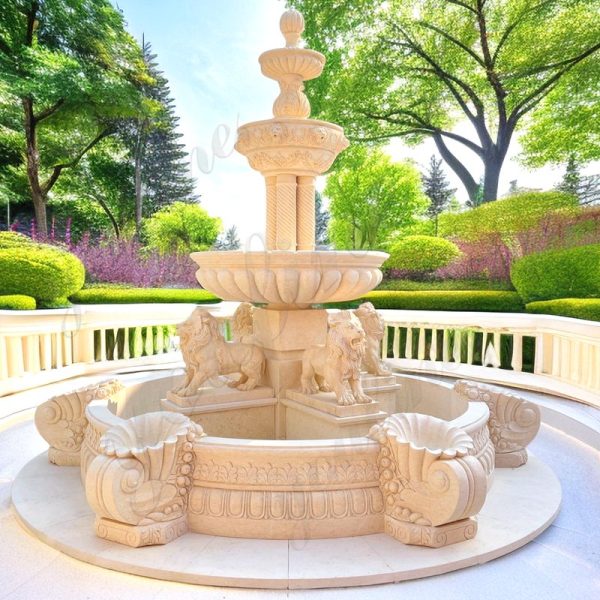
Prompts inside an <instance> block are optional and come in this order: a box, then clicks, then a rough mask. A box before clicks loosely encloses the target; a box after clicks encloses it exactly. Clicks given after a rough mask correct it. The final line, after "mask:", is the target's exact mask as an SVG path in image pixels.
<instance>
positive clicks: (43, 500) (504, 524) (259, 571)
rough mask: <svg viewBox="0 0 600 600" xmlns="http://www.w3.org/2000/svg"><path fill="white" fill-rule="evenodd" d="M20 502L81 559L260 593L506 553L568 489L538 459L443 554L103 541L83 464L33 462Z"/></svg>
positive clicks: (21, 514) (215, 540)
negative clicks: (474, 528) (473, 533)
mask: <svg viewBox="0 0 600 600" xmlns="http://www.w3.org/2000/svg"><path fill="white" fill-rule="evenodd" d="M12 499H13V505H14V508H15V512H16V514H17V515H18V518H19V520H20V521H21V523H22V524H23V525H24V526H25V527H26V528H27V529H28V531H30V532H31V533H32V534H33V535H35V536H37V537H38V538H40V539H41V540H42V541H44V542H46V543H47V544H49V545H51V546H52V547H54V548H57V549H59V550H60V551H62V552H64V553H66V554H69V555H71V556H74V557H75V558H78V559H80V560H83V561H86V562H90V563H92V564H95V565H99V566H103V567H107V568H110V569H115V570H120V571H125V572H128V573H134V574H138V575H145V576H148V577H155V578H159V579H166V580H171V581H182V582H187V583H204V584H209V585H227V586H233V587H257V588H275V589H284V588H315V587H343V586H353V585H366V584H375V583H386V582H394V581H403V580H407V579H414V578H421V577H426V576H429V575H436V574H439V573H445V572H448V571H453V570H456V569H461V568H463V567H467V566H469V565H474V564H480V563H482V562H486V561H488V560H491V559H493V558H496V557H498V556H502V555H503V554H506V553H508V552H511V551H512V550H515V549H516V548H519V547H520V546H522V545H524V544H525V543H527V542H528V541H530V540H531V539H533V538H535V537H536V536H537V535H539V534H540V533H541V532H542V531H543V530H544V529H546V527H548V526H549V525H550V524H551V522H552V521H553V520H554V518H555V516H556V514H557V511H558V509H559V506H560V502H561V488H560V484H559V482H558V480H557V478H556V477H555V475H554V474H553V473H552V471H551V470H550V469H549V468H548V467H547V466H545V465H544V464H543V463H542V462H541V461H539V460H538V459H536V458H535V457H534V456H532V457H531V459H530V461H529V462H528V463H527V464H526V465H525V466H524V467H522V468H520V469H517V470H509V469H504V470H501V471H499V472H498V473H497V477H496V482H495V484H494V487H493V489H492V490H491V492H490V494H489V495H488V499H487V501H486V503H485V505H484V507H483V509H482V511H481V513H480V514H479V516H478V524H479V533H478V536H477V538H475V539H474V540H470V541H468V542H464V543H461V544H455V545H453V546H448V547H446V548H441V549H435V550H434V549H427V548H420V547H411V546H405V545H403V544H401V543H399V542H397V541H395V540H393V539H392V538H390V537H388V536H386V535H385V534H375V535H368V536H361V537H355V538H340V539H335V540H309V541H304V540H296V541H288V540H266V541H263V540H247V539H227V538H220V537H213V536H207V535H202V534H186V535H183V536H182V537H181V538H179V539H177V540H175V541H174V542H172V543H171V544H169V545H168V546H166V547H161V546H156V547H147V548H138V549H136V548H128V547H124V546H119V545H117V544H112V543H110V542H107V541H105V540H101V539H99V538H97V537H96V536H95V535H94V530H93V515H92V512H91V510H90V509H89V508H88V506H87V504H86V503H85V500H84V497H83V490H82V488H81V484H80V481H79V473H78V470H77V468H74V467H56V466H55V465H51V464H49V463H48V462H47V459H46V457H45V456H44V455H40V456H38V457H36V458H35V459H33V460H32V461H31V462H30V463H28V465H27V466H26V467H25V468H24V469H23V470H22V471H21V473H20V474H19V475H18V477H17V478H16V480H15V482H14V484H13V492H12Z"/></svg>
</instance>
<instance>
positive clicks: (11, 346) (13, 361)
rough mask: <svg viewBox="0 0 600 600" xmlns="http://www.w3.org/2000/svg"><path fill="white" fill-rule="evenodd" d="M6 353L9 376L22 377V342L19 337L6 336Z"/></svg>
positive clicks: (23, 368)
mask: <svg viewBox="0 0 600 600" xmlns="http://www.w3.org/2000/svg"><path fill="white" fill-rule="evenodd" d="M6 350H7V352H6V354H7V358H8V360H7V365H8V376H9V377H22V376H23V374H24V373H25V366H24V364H23V343H22V341H21V338H20V337H15V336H12V335H11V336H8V337H7V338H6Z"/></svg>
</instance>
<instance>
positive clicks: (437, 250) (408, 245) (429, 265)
mask: <svg viewBox="0 0 600 600" xmlns="http://www.w3.org/2000/svg"><path fill="white" fill-rule="evenodd" d="M459 255H460V250H459V249H458V247H457V246H456V244H454V243H453V242H451V241H449V240H445V239H443V238H438V237H433V236H429V235H409V236H407V237H405V238H401V239H399V240H398V241H397V242H394V244H393V245H392V246H391V248H390V257H389V258H388V259H387V261H386V263H385V266H386V267H388V268H392V269H400V270H402V271H418V272H421V273H429V272H431V271H436V270H437V269H441V268H442V267H445V266H446V265H449V264H450V263H451V262H452V261H453V260H454V259H455V258H458V256H459Z"/></svg>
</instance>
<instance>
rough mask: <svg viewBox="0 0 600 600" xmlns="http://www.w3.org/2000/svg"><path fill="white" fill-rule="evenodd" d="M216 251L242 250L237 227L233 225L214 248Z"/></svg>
mask: <svg viewBox="0 0 600 600" xmlns="http://www.w3.org/2000/svg"><path fill="white" fill-rule="evenodd" d="M214 248H215V250H239V249H240V238H239V237H238V232H237V227H236V226H235V225H232V226H231V227H230V228H229V229H227V231H226V232H225V233H224V234H223V236H222V237H220V238H219V239H218V240H217V241H216V243H215V246H214Z"/></svg>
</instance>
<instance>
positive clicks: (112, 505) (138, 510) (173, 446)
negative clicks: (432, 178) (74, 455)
mask: <svg viewBox="0 0 600 600" xmlns="http://www.w3.org/2000/svg"><path fill="white" fill-rule="evenodd" d="M202 435H204V434H203V431H202V428H201V427H200V426H199V425H197V424H195V423H193V422H192V421H190V420H189V419H188V418H187V417H185V416H184V415H181V414H178V413H148V414H145V415H140V416H138V417H133V418H131V419H128V420H127V421H124V422H123V423H122V424H119V425H116V426H114V427H111V428H110V429H109V430H108V431H107V432H106V433H105V434H104V435H103V436H102V438H101V439H100V454H99V455H98V456H96V458H94V460H93V461H92V462H91V464H90V465H89V467H88V470H87V475H86V481H85V492H86V496H87V500H88V503H89V504H90V506H91V507H92V509H93V510H94V512H95V513H96V515H97V517H98V518H99V519H100V520H102V519H107V520H110V522H111V525H112V522H114V521H116V522H117V523H121V524H128V525H134V526H147V525H154V524H156V523H165V522H169V521H173V520H175V519H180V518H182V517H185V514H186V511H187V501H188V495H189V491H190V489H191V485H192V473H193V468H194V452H193V442H194V440H195V439H196V438H198V437H200V436H202ZM101 530H102V527H101V525H98V522H97V532H98V533H99V535H101V536H102V537H109V536H107V535H102V534H101ZM111 539H115V538H111ZM116 541H122V540H121V539H117V540H116ZM167 541H169V540H167ZM125 543H127V542H125ZM147 543H152V542H147ZM154 543H165V542H164V541H160V535H159V536H157V537H156V540H155V541H154ZM131 545H145V543H141V544H133V543H132V544H131Z"/></svg>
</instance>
